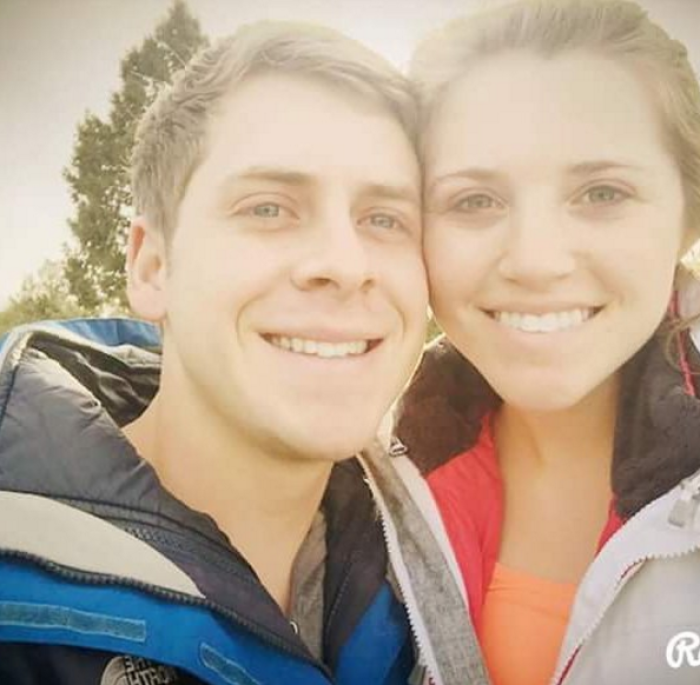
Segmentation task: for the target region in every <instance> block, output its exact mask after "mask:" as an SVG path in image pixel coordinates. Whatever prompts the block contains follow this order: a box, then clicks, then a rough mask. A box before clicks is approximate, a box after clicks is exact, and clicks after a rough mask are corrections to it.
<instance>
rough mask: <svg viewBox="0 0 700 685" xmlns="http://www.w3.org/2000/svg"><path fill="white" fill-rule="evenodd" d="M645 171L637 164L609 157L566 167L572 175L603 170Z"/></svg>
mask: <svg viewBox="0 0 700 685" xmlns="http://www.w3.org/2000/svg"><path fill="white" fill-rule="evenodd" d="M621 170H623V171H643V170H644V169H643V168H642V167H640V166H637V165H635V164H630V163H627V162H618V161H614V160H608V159H594V160H590V161H584V162H577V163H576V164H571V165H569V166H568V167H567V168H566V172H567V173H568V174H569V175H571V176H591V175H593V174H599V173H600V172H602V171H621Z"/></svg>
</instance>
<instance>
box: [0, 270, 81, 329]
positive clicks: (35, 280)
mask: <svg viewBox="0 0 700 685" xmlns="http://www.w3.org/2000/svg"><path fill="white" fill-rule="evenodd" d="M85 314H86V312H85V311H84V310H83V309H82V308H81V307H80V305H79V304H78V300H77V298H76V297H75V296H74V295H72V294H71V292H70V286H69V284H68V282H67V281H66V279H65V277H64V275H63V266H62V264H60V263H58V262H46V263H45V264H44V266H43V267H42V268H41V269H40V270H39V273H38V275H37V276H30V277H29V278H27V279H25V281H24V283H23V284H22V286H21V288H20V291H19V294H18V295H16V296H14V297H13V298H11V299H10V302H9V304H8V306H7V307H6V308H5V309H4V310H3V311H1V312H0V335H2V334H3V333H4V332H5V331H7V330H9V329H10V328H13V327H14V326H19V325H20V324H23V323H29V322H31V321H41V320H44V319H70V318H72V317H76V316H84V315H85Z"/></svg>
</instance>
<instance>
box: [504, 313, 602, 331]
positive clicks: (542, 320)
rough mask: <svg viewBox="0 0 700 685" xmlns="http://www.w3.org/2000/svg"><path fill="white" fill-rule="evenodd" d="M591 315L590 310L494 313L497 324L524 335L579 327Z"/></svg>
mask: <svg viewBox="0 0 700 685" xmlns="http://www.w3.org/2000/svg"><path fill="white" fill-rule="evenodd" d="M592 315H593V310H592V309H572V310H571V311H568V312H551V313H549V314H542V315H537V314H520V313H518V312H494V314H493V316H494V318H495V319H496V321H498V323H501V324H503V325H504V326H508V328H514V329H516V330H518V331H525V332H526V333H553V332H555V331H565V330H567V329H569V328H574V327H576V326H580V325H581V324H582V323H584V321H587V320H588V319H590V318H591V316H592Z"/></svg>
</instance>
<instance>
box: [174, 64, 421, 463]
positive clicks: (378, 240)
mask: <svg viewBox="0 0 700 685" xmlns="http://www.w3.org/2000/svg"><path fill="white" fill-rule="evenodd" d="M419 184H420V180H419V171H418V167H417V162H416V159H415V156H414V152H413V150H412V147H411V145H410V143H409V141H408V139H407V137H406V135H405V133H404V132H403V130H402V129H401V127H400V125H399V124H398V122H397V121H396V120H395V119H394V118H392V117H391V116H390V115H389V114H387V113H385V112H384V111H381V110H380V109H379V108H375V107H373V106H369V105H367V104H364V103H362V102H361V101H358V99H357V98H356V97H355V96H353V95H349V94H345V93H344V92H341V91H339V90H335V89H334V88H333V87H332V86H329V85H325V84H323V83H321V82H317V81H314V80H310V79H308V78H303V77H299V76H291V75H284V74H275V73H266V74H260V75H256V76H253V77H251V78H249V79H248V80H246V81H245V82H244V83H242V84H241V85H240V86H239V87H237V88H236V89H235V91H234V92H233V93H232V94H231V95H230V96H229V97H228V98H227V99H226V100H225V101H224V102H223V103H222V106H221V109H220V110H219V111H218V112H217V114H216V115H215V116H214V117H213V119H212V121H211V124H210V129H209V134H208V139H207V148H206V153H205V157H204V159H203V161H202V163H201V164H200V166H199V167H198V168H197V169H196V171H195V173H194V174H193V176H192V178H191V181H190V183H189V185H188V188H187V191H186V193H185V196H184V198H183V200H182V203H181V205H180V207H179V213H178V220H177V226H176V228H175V231H174V235H173V237H172V242H171V244H170V249H169V252H168V268H167V276H166V278H165V285H164V288H163V298H164V309H165V312H166V314H165V318H164V321H163V325H164V361H163V388H168V386H169V387H170V390H169V392H175V393H177V394H178V395H179V397H180V398H182V399H184V398H188V399H187V400H185V401H186V402H188V403H190V404H191V405H192V411H193V413H194V414H195V415H199V416H210V417H215V419H216V420H217V421H219V422H220V423H221V425H225V426H226V430H230V432H231V435H232V436H234V439H235V440H237V441H239V444H240V447H241V448H242V449H251V450H253V451H256V450H257V451H264V452H266V453H268V454H278V455H282V456H284V457H292V458H298V457H303V458H323V459H341V458H345V457H348V456H350V455H352V454H353V453H355V452H356V451H358V450H359V449H361V448H362V447H363V446H364V445H365V444H366V443H367V442H368V440H370V439H371V437H372V435H373V434H374V432H375V430H376V428H377V425H378V423H379V421H380V419H381V417H382V416H383V414H384V413H385V412H386V410H387V408H388V406H389V404H390V403H391V401H392V400H393V398H394V397H395V396H396V395H397V394H398V393H399V392H400V390H401V389H402V387H403V385H404V384H405V382H406V380H407V378H408V375H409V374H410V372H411V371H412V369H413V367H414V365H415V363H416V360H417V357H418V355H419V353H420V349H421V345H422V342H423V336H424V326H425V320H426V309H427V287H426V282H425V274H424V268H423V263H422V259H421V224H420V206H419V187H420V185H419Z"/></svg>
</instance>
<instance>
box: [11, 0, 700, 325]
mask: <svg viewBox="0 0 700 685" xmlns="http://www.w3.org/2000/svg"><path fill="white" fill-rule="evenodd" d="M498 1H499V0H491V1H490V2H489V0H429V1H428V0H383V2H378V1H377V0H232V1H230V2H227V1H225V0H187V1H186V2H185V1H184V0H0V160H1V161H2V164H0V333H1V332H2V331H3V330H6V329H7V328H9V327H10V326H12V325H15V324H17V323H21V322H23V321H28V320H36V319H43V318H62V317H67V316H76V315H95V314H96V315H101V314H114V313H124V312H125V311H126V310H125V301H124V294H123V285H124V284H123V277H122V272H121V269H122V266H123V246H124V237H125V233H126V229H127V227H128V223H129V219H130V206H129V205H130V195H129V190H128V185H127V165H128V158H129V152H130V147H131V141H132V138H133V128H134V123H135V121H136V120H137V119H138V117H139V116H140V114H141V112H142V111H143V109H144V108H145V107H146V106H147V104H148V102H150V100H151V99H152V97H153V96H154V94H155V92H156V91H157V89H158V87H159V85H160V84H162V83H163V82H167V81H169V80H170V78H171V75H172V73H173V72H174V71H175V70H177V69H178V68H179V67H180V66H181V65H182V64H183V62H184V61H186V59H187V58H188V57H189V56H190V55H191V54H192V53H193V52H194V51H196V50H197V49H198V48H199V47H201V46H202V45H204V44H205V43H206V42H207V41H210V40H212V39H214V38H216V37H218V36H221V35H225V34H229V33H232V32H234V31H235V30H236V28H237V27H238V26H239V25H240V24H242V23H247V22H250V21H255V20H258V19H294V20H303V21H313V22H319V23H322V24H326V25H329V26H333V27H335V28H337V29H340V30H342V31H344V32H345V33H347V34H349V35H351V36H352V37H354V38H357V39H358V40H361V41H363V42H364V43H366V44H368V45H369V46H370V47H373V48H374V49H376V50H378V51H379V52H381V53H383V54H384V55H385V56H386V57H388V58H389V59H390V60H391V61H393V62H394V63H396V64H397V65H398V66H399V67H405V66H406V65H407V63H408V60H409V57H410V53H411V50H412V48H413V46H414V45H415V44H416V42H417V41H418V40H419V38H420V37H421V36H422V35H424V34H425V32H426V31H428V30H430V29H432V28H435V27H437V26H439V25H440V24H442V23H443V22H445V21H446V20H448V19H450V18H452V17H454V16H458V15H462V14H466V13H470V12H473V11H475V10H477V9H479V8H481V7H483V6H484V5H490V4H494V2H498ZM640 4H642V5H643V6H644V7H645V8H647V9H648V10H649V12H650V14H651V16H652V17H653V18H654V19H656V20H658V21H659V22H660V23H661V24H662V25H663V26H664V27H665V28H666V29H667V30H668V32H669V33H670V34H671V35H673V36H674V37H676V38H678V39H680V40H682V41H683V42H684V43H685V44H686V45H687V47H688V49H689V52H690V56H691V61H692V62H693V65H694V68H695V70H696V73H700V32H698V28H697V27H699V26H700V0H641V1H640Z"/></svg>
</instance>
